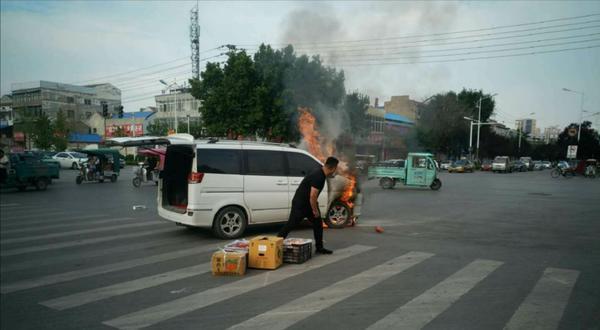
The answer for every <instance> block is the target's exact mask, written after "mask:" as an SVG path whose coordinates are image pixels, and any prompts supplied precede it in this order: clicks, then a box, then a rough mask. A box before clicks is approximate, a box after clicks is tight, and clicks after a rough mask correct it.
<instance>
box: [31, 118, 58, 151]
mask: <svg viewBox="0 0 600 330" xmlns="http://www.w3.org/2000/svg"><path fill="white" fill-rule="evenodd" d="M52 126H53V125H52V122H51V121H50V118H48V116H47V115H46V114H44V113H43V114H41V115H40V116H39V117H38V118H36V119H35V121H34V127H33V143H35V146H36V147H37V148H39V149H43V150H48V149H50V148H51V147H52V142H53V139H54V131H53V127H52Z"/></svg>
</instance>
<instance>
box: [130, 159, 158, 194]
mask: <svg viewBox="0 0 600 330" xmlns="http://www.w3.org/2000/svg"><path fill="white" fill-rule="evenodd" d="M134 174H135V177H134V178H133V180H132V182H131V183H132V184H133V186H134V187H136V188H139V187H140V186H141V185H142V183H143V182H154V184H155V185H157V186H158V174H159V170H158V169H157V168H155V169H152V170H148V165H147V164H145V163H138V167H137V168H136V169H135V170H134Z"/></svg>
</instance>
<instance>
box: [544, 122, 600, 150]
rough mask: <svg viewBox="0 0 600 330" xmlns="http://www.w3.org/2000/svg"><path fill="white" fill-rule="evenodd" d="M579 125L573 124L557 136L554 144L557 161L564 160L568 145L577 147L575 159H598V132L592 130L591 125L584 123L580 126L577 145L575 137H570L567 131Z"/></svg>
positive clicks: (599, 145)
mask: <svg viewBox="0 0 600 330" xmlns="http://www.w3.org/2000/svg"><path fill="white" fill-rule="evenodd" d="M578 126H579V124H576V123H573V124H571V125H569V126H567V127H565V128H564V129H563V131H562V132H561V133H560V134H559V135H558V140H557V141H556V143H555V146H556V149H557V150H556V151H555V154H556V155H558V156H559V157H558V158H559V159H564V158H566V154H567V147H568V146H569V145H579V147H578V148H577V158H578V159H587V158H596V159H599V158H600V137H599V136H598V132H597V131H596V130H595V129H593V128H592V123H591V122H589V121H584V122H583V124H582V125H581V136H580V138H579V143H578V142H577V135H575V136H570V135H569V129H570V128H571V127H574V128H577V127H578Z"/></svg>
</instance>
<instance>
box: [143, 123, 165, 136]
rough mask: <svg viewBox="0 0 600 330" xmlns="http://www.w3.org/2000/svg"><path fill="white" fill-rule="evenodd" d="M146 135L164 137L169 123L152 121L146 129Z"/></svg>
mask: <svg viewBox="0 0 600 330" xmlns="http://www.w3.org/2000/svg"><path fill="white" fill-rule="evenodd" d="M146 131H147V132H148V135H154V136H165V135H167V133H168V132H169V123H168V122H167V121H165V120H154V121H153V122H152V123H150V124H149V125H148V126H147V127H146Z"/></svg>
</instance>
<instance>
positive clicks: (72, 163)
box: [52, 151, 87, 169]
mask: <svg viewBox="0 0 600 330" xmlns="http://www.w3.org/2000/svg"><path fill="white" fill-rule="evenodd" d="M52 159H55V160H57V161H58V162H59V163H60V167H61V168H72V169H78V168H79V164H80V163H83V162H86V161H87V155H85V154H82V153H79V152H72V151H64V152H59V153H57V154H56V155H54V156H52Z"/></svg>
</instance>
